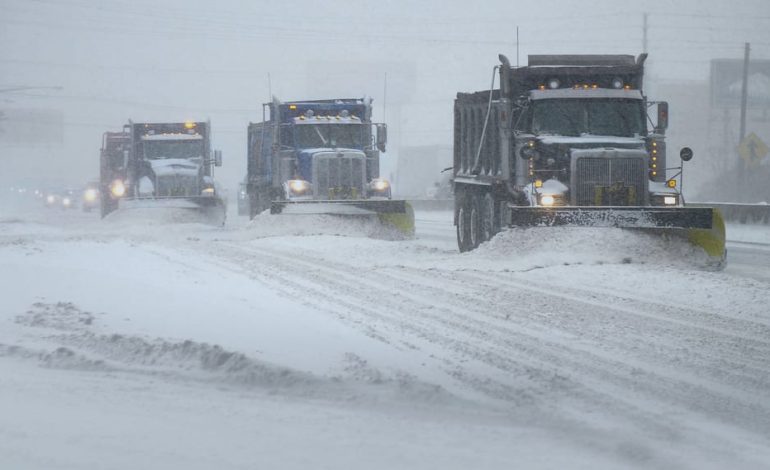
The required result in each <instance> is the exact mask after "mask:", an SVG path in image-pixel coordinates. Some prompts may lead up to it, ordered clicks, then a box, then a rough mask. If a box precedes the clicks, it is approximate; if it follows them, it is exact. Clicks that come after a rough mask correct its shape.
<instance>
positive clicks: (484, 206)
mask: <svg viewBox="0 0 770 470" xmlns="http://www.w3.org/2000/svg"><path fill="white" fill-rule="evenodd" d="M478 201H479V218H480V224H479V229H480V233H479V243H483V242H486V241H489V240H491V239H492V237H494V236H495V234H496V233H497V232H499V228H498V227H497V222H498V219H497V218H496V217H495V198H494V197H493V196H492V194H491V193H484V195H483V196H481V197H479V198H478Z"/></svg>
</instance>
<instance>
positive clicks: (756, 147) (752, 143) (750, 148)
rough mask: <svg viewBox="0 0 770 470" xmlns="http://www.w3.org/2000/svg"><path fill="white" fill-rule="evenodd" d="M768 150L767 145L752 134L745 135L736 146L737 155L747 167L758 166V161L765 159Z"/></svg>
mask: <svg viewBox="0 0 770 470" xmlns="http://www.w3.org/2000/svg"><path fill="white" fill-rule="evenodd" d="M769 150H770V149H768V148H767V145H765V143H764V142H762V139H760V138H759V137H757V134H755V133H753V132H752V133H750V134H749V135H747V136H746V137H745V138H744V139H743V140H742V141H741V144H740V145H739V146H738V153H739V154H740V155H741V158H743V160H744V161H745V162H746V163H747V164H749V165H757V164H759V162H760V160H762V159H763V158H765V156H766V155H767V152H768V151H769Z"/></svg>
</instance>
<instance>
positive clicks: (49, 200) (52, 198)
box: [45, 194, 56, 204]
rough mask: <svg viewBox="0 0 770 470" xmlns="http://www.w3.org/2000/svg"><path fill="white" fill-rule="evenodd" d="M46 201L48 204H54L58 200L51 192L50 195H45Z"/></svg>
mask: <svg viewBox="0 0 770 470" xmlns="http://www.w3.org/2000/svg"><path fill="white" fill-rule="evenodd" d="M45 202H47V203H48V204H53V203H54V202H56V196H54V195H53V194H49V195H48V196H46V197H45Z"/></svg>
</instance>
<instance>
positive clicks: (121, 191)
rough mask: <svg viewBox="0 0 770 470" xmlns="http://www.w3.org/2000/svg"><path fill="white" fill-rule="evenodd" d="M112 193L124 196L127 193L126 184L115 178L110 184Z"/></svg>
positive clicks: (114, 195) (115, 195) (116, 195)
mask: <svg viewBox="0 0 770 470" xmlns="http://www.w3.org/2000/svg"><path fill="white" fill-rule="evenodd" d="M110 193H112V196H113V197H116V198H119V197H123V196H125V195H126V185H125V184H124V183H123V181H121V180H115V181H113V182H112V184H110Z"/></svg>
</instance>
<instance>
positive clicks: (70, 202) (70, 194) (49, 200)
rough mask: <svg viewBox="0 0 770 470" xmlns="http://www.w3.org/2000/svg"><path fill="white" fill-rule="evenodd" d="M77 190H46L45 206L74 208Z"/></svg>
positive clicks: (63, 208)
mask: <svg viewBox="0 0 770 470" xmlns="http://www.w3.org/2000/svg"><path fill="white" fill-rule="evenodd" d="M77 200H78V198H77V191H75V190H74V189H63V190H59V191H48V192H46V194H45V198H44V201H45V206H46V207H50V208H52V209H62V210H66V209H74V208H75V207H76V204H77Z"/></svg>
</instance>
